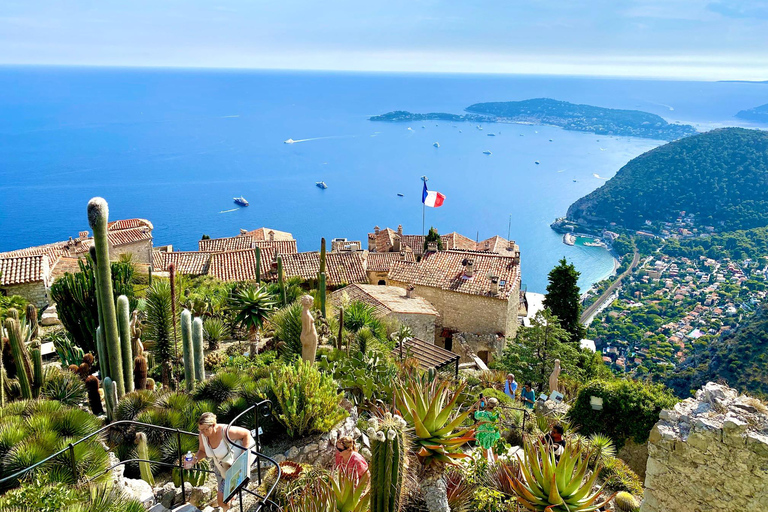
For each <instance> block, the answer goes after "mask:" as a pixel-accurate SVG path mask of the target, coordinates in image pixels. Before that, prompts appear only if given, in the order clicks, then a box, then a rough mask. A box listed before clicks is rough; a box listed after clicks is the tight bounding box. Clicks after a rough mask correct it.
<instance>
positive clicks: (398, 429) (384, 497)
mask: <svg viewBox="0 0 768 512" xmlns="http://www.w3.org/2000/svg"><path fill="white" fill-rule="evenodd" d="M369 425H370V426H369V427H368V430H367V432H366V433H367V434H368V437H369V438H370V440H371V463H370V466H369V470H370V472H371V512H397V511H398V510H400V503H401V500H402V488H403V476H404V475H405V473H406V467H407V460H408V458H407V456H406V452H407V447H406V445H405V439H404V434H403V432H404V431H405V428H406V425H407V424H406V422H405V420H404V419H403V418H401V417H400V416H393V415H392V414H391V413H386V414H385V416H384V418H382V419H377V418H371V419H370V421H369Z"/></svg>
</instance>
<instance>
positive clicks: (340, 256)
mask: <svg viewBox="0 0 768 512" xmlns="http://www.w3.org/2000/svg"><path fill="white" fill-rule="evenodd" d="M281 257H282V260H283V272H284V273H285V277H286V278H289V277H294V276H295V277H300V278H302V279H317V273H318V272H320V253H319V252H300V253H296V254H284V255H281ZM325 274H326V285H327V286H329V287H334V288H335V287H339V286H345V285H348V284H354V283H360V284H364V283H367V282H368V275H367V274H366V272H365V259H364V258H363V254H362V253H360V252H329V253H326V255H325ZM270 275H271V279H272V280H276V279H277V264H276V263H273V264H272V271H271V274H270Z"/></svg>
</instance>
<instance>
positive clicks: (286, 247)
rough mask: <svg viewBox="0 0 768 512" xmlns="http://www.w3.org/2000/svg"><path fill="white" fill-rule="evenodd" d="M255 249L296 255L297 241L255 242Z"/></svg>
mask: <svg viewBox="0 0 768 512" xmlns="http://www.w3.org/2000/svg"><path fill="white" fill-rule="evenodd" d="M253 247H261V248H262V249H264V248H268V249H273V250H274V251H275V252H276V253H278V254H296V253H297V252H298V251H297V250H296V240H275V241H274V242H270V241H269V240H254V241H253Z"/></svg>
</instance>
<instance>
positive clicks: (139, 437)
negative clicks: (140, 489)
mask: <svg viewBox="0 0 768 512" xmlns="http://www.w3.org/2000/svg"><path fill="white" fill-rule="evenodd" d="M136 455H137V456H138V458H139V459H143V460H145V461H147V460H149V449H148V448H147V434H145V433H144V432H139V433H137V434H136ZM139 473H140V474H141V479H142V480H144V481H145V482H147V483H148V484H149V485H151V486H152V487H154V486H155V478H154V476H152V468H151V467H150V465H149V462H139Z"/></svg>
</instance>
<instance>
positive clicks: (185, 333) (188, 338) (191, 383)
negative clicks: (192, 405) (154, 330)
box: [181, 309, 195, 391]
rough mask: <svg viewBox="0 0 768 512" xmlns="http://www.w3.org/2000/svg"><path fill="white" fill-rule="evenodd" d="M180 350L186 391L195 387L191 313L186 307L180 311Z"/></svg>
mask: <svg viewBox="0 0 768 512" xmlns="http://www.w3.org/2000/svg"><path fill="white" fill-rule="evenodd" d="M181 350H182V354H183V355H184V380H185V381H186V383H187V391H192V389H193V388H194V387H195V360H194V357H193V355H192V352H193V350H194V349H193V348H192V313H190V312H189V310H188V309H185V310H184V311H182V312H181Z"/></svg>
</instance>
